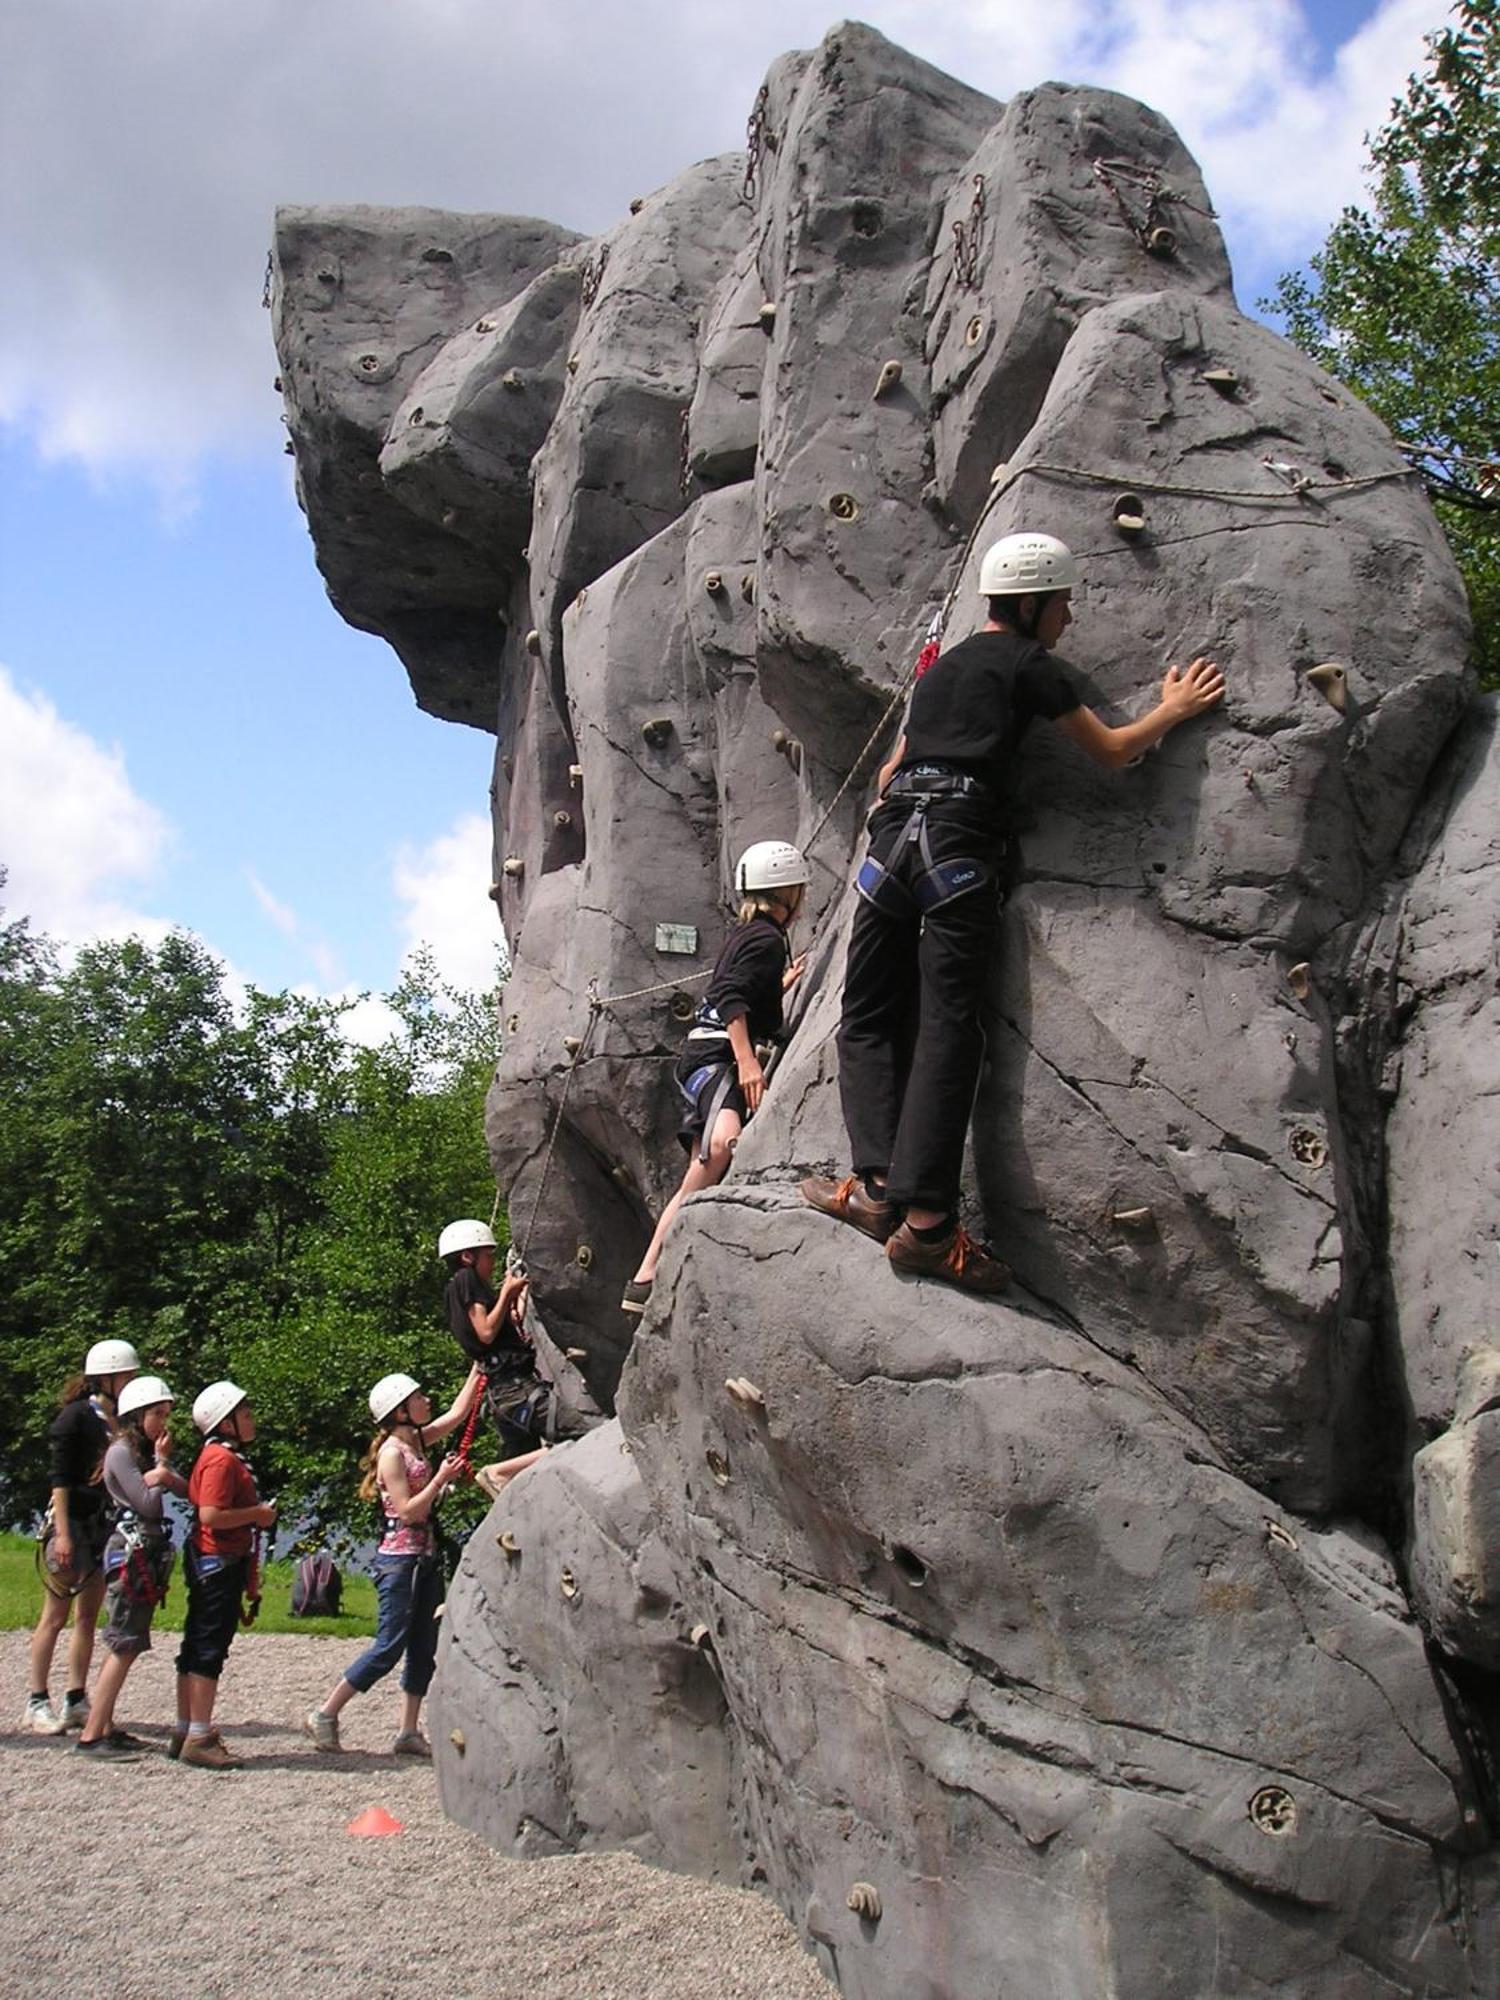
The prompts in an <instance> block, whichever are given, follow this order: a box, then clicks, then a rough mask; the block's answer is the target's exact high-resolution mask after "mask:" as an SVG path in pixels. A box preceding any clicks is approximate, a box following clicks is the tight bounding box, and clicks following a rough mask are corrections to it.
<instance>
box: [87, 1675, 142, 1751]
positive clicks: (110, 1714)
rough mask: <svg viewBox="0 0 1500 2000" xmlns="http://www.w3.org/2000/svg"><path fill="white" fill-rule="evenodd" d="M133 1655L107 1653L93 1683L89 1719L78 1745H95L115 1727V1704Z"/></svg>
mask: <svg viewBox="0 0 1500 2000" xmlns="http://www.w3.org/2000/svg"><path fill="white" fill-rule="evenodd" d="M134 1659H135V1655H134V1653H107V1654H106V1655H105V1660H104V1665H103V1666H102V1667H101V1668H100V1669H99V1678H98V1680H96V1681H95V1683H94V1699H93V1701H92V1703H91V1704H90V1706H89V1719H88V1721H87V1722H86V1723H85V1724H84V1726H83V1731H82V1734H81V1735H80V1736H79V1739H78V1740H79V1742H80V1743H97V1742H98V1741H99V1739H100V1737H102V1736H108V1734H109V1733H110V1731H111V1730H112V1729H113V1728H114V1726H115V1703H116V1702H117V1701H118V1700H119V1698H120V1690H121V1688H122V1687H124V1685H125V1676H126V1675H127V1674H128V1673H129V1672H130V1667H131V1662H132V1661H133V1660H134Z"/></svg>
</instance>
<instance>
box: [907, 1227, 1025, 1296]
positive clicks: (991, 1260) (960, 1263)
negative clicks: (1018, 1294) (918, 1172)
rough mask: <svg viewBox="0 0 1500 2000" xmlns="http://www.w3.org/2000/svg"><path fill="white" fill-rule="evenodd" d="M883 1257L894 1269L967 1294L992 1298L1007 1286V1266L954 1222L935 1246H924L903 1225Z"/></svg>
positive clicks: (1008, 1277) (1008, 1279) (1008, 1274)
mask: <svg viewBox="0 0 1500 2000" xmlns="http://www.w3.org/2000/svg"><path fill="white" fill-rule="evenodd" d="M885 1254H886V1256H887V1257H889V1258H890V1260H891V1268H892V1269H893V1270H896V1271H902V1272H904V1273H905V1274H906V1275H907V1276H908V1277H912V1278H938V1279H941V1280H942V1282H943V1283H944V1284H947V1285H959V1286H962V1288H963V1290H964V1291H966V1292H979V1293H982V1294H984V1295H986V1296H993V1295H994V1294H995V1293H996V1292H1003V1291H1006V1290H1007V1289H1008V1288H1009V1285H1010V1280H1011V1271H1010V1266H1009V1265H1008V1264H1002V1263H1001V1262H1000V1259H999V1258H998V1257H993V1256H991V1254H990V1252H989V1251H988V1250H986V1249H985V1248H984V1246H983V1244H980V1243H976V1242H975V1241H974V1239H973V1237H972V1236H971V1235H970V1234H969V1232H968V1231H967V1230H966V1229H963V1228H961V1227H960V1226H959V1225H958V1224H957V1223H955V1224H954V1225H953V1230H952V1233H951V1234H950V1235H948V1236H940V1237H939V1238H938V1240H937V1242H936V1243H924V1242H923V1241H922V1239H921V1237H919V1236H918V1235H916V1234H915V1233H914V1231H913V1230H912V1229H911V1227H910V1226H909V1224H907V1223H904V1222H903V1223H902V1225H901V1227H900V1228H899V1229H898V1230H897V1231H896V1233H895V1234H894V1235H893V1236H892V1237H891V1240H890V1241H889V1243H887V1244H886V1246H885Z"/></svg>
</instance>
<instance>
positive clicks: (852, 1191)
mask: <svg viewBox="0 0 1500 2000" xmlns="http://www.w3.org/2000/svg"><path fill="white" fill-rule="evenodd" d="M802 1199H803V1200H804V1201H805V1202H806V1203H807V1204H808V1205H809V1207H811V1208H815V1209H817V1210H818V1212H819V1214H821V1215H832V1216H834V1217H836V1218H837V1220H838V1221H840V1222H847V1223H849V1224H850V1225H851V1226H852V1227H853V1228H855V1229H858V1230H862V1231H863V1233H864V1234H865V1235H866V1236H873V1237H874V1239H875V1241H876V1242H877V1243H884V1242H885V1240H886V1238H887V1237H888V1236H889V1235H890V1233H891V1231H892V1230H893V1229H894V1228H895V1227H896V1224H897V1223H898V1222H899V1221H900V1220H901V1211H900V1210H899V1209H898V1208H897V1206H896V1204H895V1203H894V1202H893V1201H871V1199H870V1197H869V1196H868V1195H867V1194H866V1193H865V1184H864V1182H863V1181H862V1180H861V1179H860V1177H859V1175H858V1174H850V1175H849V1177H848V1179H847V1180H842V1181H833V1180H826V1179H824V1178H823V1177H822V1176H821V1175H814V1176H813V1177H812V1178H811V1179H810V1180H805V1181H804V1182H803V1183H802Z"/></svg>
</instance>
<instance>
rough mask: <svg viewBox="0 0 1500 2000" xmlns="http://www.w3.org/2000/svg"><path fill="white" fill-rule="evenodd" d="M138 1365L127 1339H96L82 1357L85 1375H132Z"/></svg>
mask: <svg viewBox="0 0 1500 2000" xmlns="http://www.w3.org/2000/svg"><path fill="white" fill-rule="evenodd" d="M140 1365H141V1357H140V1356H139V1355H138V1354H137V1353H136V1351H135V1349H134V1348H133V1347H132V1346H131V1344H130V1342H129V1341H128V1340H96V1341H95V1342H94V1344H93V1346H92V1347H91V1348H90V1349H89V1351H88V1353H87V1354H86V1355H85V1356H84V1358H83V1372H84V1374H85V1375H127V1374H131V1375H133V1374H134V1373H135V1372H136V1370H137V1369H138V1368H139V1367H140Z"/></svg>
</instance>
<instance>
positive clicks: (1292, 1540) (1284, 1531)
mask: <svg viewBox="0 0 1500 2000" xmlns="http://www.w3.org/2000/svg"><path fill="white" fill-rule="evenodd" d="M1265 1530H1266V1540H1267V1541H1268V1542H1272V1543H1274V1544H1275V1546H1276V1547H1277V1548H1278V1549H1294V1548H1296V1546H1297V1537H1296V1536H1295V1535H1294V1534H1293V1533H1292V1532H1291V1530H1290V1529H1289V1528H1284V1527H1283V1526H1282V1525H1281V1523H1280V1521H1273V1520H1272V1519H1271V1518H1270V1516H1269V1515H1267V1517H1266V1521H1265Z"/></svg>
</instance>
